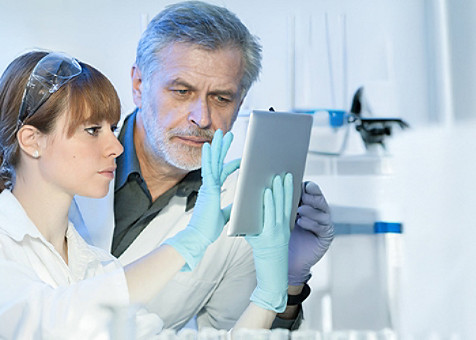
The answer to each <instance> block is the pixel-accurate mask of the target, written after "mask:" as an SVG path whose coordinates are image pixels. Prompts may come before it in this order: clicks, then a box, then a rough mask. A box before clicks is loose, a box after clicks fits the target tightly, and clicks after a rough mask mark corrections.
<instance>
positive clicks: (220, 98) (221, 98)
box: [216, 96, 231, 103]
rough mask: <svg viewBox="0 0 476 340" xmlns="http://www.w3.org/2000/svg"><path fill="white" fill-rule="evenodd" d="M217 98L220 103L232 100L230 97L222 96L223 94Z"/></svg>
mask: <svg viewBox="0 0 476 340" xmlns="http://www.w3.org/2000/svg"><path fill="white" fill-rule="evenodd" d="M216 99H217V101H219V102H220V103H229V102H231V99H230V98H226V97H222V96H217V97H216Z"/></svg>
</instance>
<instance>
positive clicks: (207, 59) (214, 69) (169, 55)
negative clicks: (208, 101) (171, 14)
mask: <svg viewBox="0 0 476 340" xmlns="http://www.w3.org/2000/svg"><path fill="white" fill-rule="evenodd" d="M157 62H158V65H157V70H158V71H159V72H158V73H167V74H168V77H169V80H170V79H172V78H183V79H187V78H188V77H192V76H196V77H204V78H207V77H209V78H213V79H217V81H218V82H219V80H220V79H222V80H223V82H224V83H228V84H231V83H239V81H240V80H241V78H242V77H243V73H244V63H243V57H242V54H241V51H240V50H239V49H237V48H232V47H226V48H222V49H218V50H208V49H205V48H203V47H201V46H199V45H191V44H181V43H175V44H170V45H168V46H167V47H165V48H164V49H162V50H161V51H160V52H159V55H158V58H157Z"/></svg>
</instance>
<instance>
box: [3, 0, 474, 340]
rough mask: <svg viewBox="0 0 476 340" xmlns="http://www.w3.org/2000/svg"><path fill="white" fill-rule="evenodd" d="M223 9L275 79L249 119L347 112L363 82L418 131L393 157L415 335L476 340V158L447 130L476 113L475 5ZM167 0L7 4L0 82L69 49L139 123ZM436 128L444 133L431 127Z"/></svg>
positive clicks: (263, 85)
mask: <svg viewBox="0 0 476 340" xmlns="http://www.w3.org/2000/svg"><path fill="white" fill-rule="evenodd" d="M213 2H214V3H217V4H221V5H225V6H227V7H228V8H229V9H231V10H232V11H233V12H235V13H236V14H237V15H238V16H239V17H240V18H241V19H242V20H243V22H244V23H245V24H246V25H247V26H248V27H249V29H250V31H251V32H253V33H254V34H256V35H258V36H259V37H260V38H261V42H262V44H263V48H264V60H263V73H262V75H261V78H260V81H259V82H258V83H257V84H256V85H255V86H254V87H253V89H252V91H251V92H250V94H249V97H248V99H247V101H246V102H245V104H244V110H249V109H251V108H260V109H267V108H268V107H269V106H274V107H275V108H277V109H281V110H287V109H289V108H291V107H292V106H293V105H292V102H293V101H294V103H295V105H294V106H295V107H298V108H322V107H330V106H334V107H336V108H346V109H348V108H349V106H350V101H351V97H352V94H353V92H354V91H355V90H356V89H357V88H358V87H359V86H361V85H364V86H365V88H366V91H367V96H368V100H369V102H370V104H371V106H372V108H373V111H374V112H375V114H376V115H383V116H398V117H402V118H404V119H405V120H406V121H408V122H409V123H410V124H411V125H412V126H413V131H412V133H411V134H409V137H408V138H405V137H404V136H403V135H402V140H401V143H397V144H399V145H397V146H396V149H395V150H398V152H399V155H398V157H397V158H399V159H400V163H399V164H400V167H401V168H400V169H401V171H400V173H401V175H402V176H403V177H400V180H401V182H400V183H402V186H403V192H404V194H403V195H402V197H401V200H402V202H401V203H402V206H403V207H405V208H406V216H404V217H403V219H404V220H406V221H405V228H406V229H405V231H406V234H405V238H406V244H407V246H406V253H405V260H406V267H405V268H406V277H407V279H406V281H405V288H406V295H405V298H404V304H403V305H404V311H405V312H406V314H405V317H404V322H405V326H404V329H405V331H406V332H409V333H414V332H416V331H421V332H423V333H425V334H426V332H429V331H431V330H432V329H433V330H436V331H439V332H441V333H442V334H443V333H445V332H446V333H447V332H450V331H453V330H462V332H463V333H462V334H464V335H467V336H468V337H466V338H468V339H471V338H474V336H476V330H475V329H474V327H471V326H470V325H471V323H474V322H473V319H474V314H475V312H476V311H475V310H474V307H471V306H475V305H476V303H475V301H474V297H475V295H474V287H475V285H474V269H472V268H474V263H473V262H472V259H473V258H474V257H475V255H476V254H475V253H474V250H473V251H472V250H471V249H474V241H473V240H474V239H475V237H476V229H475V228H474V226H475V224H474V222H473V220H472V219H471V217H472V216H471V212H472V211H473V210H474V209H473V208H472V207H473V206H474V205H475V203H476V199H475V198H474V197H473V196H474V195H472V192H474V190H472V191H471V190H470V189H471V188H474V183H475V181H474V171H476V167H475V165H474V162H471V161H469V162H468V159H469V160H472V159H473V157H475V154H474V148H471V146H472V145H474V143H475V142H474V140H473V138H472V136H474V133H473V129H472V126H473V125H469V127H467V126H466V127H463V128H464V129H463V132H461V131H462V130H461V129H462V127H456V128H450V127H447V126H451V125H452V124H451V123H452V122H453V121H456V122H461V123H465V122H466V121H468V120H471V119H472V118H473V116H474V114H475V111H474V107H476V105H475V104H476V103H475V100H476V96H475V95H474V93H476V67H475V62H476V55H475V54H476V41H475V39H474V34H471V33H468V32H475V31H476V24H475V22H476V20H474V14H475V13H476V11H475V10H476V8H475V7H476V4H475V3H476V2H475V1H474V0H460V1H448V4H446V2H445V0H401V1H392V0H361V1H355V0H340V1H332V0H295V1H285V0H262V1H252V0H240V1H238V0H223V1H213ZM167 3H169V2H168V1H153V0H144V1H132V0H117V1H113V0H83V1H81V2H78V1H67V0H44V1H35V0H24V1H9V0H0V47H1V53H0V71H1V72H3V70H4V69H5V67H6V66H7V65H8V63H9V62H10V61H11V60H12V59H13V58H15V57H16V56H18V55H20V54H21V53H23V52H26V51H29V50H31V49H33V48H42V49H50V50H63V51H66V52H68V53H69V54H71V55H74V56H76V57H77V58H78V59H80V60H82V61H85V62H88V63H91V64H92V65H94V66H96V67H97V68H98V69H100V70H101V71H103V72H104V73H105V74H106V75H107V76H108V77H109V78H110V79H111V81H112V82H113V83H114V85H115V86H116V88H117V90H118V93H119V95H120V97H121V100H122V105H123V111H124V113H128V112H130V111H131V110H132V109H133V103H132V99H131V94H130V82H129V72H130V67H131V65H132V63H133V62H134V57H135V48H136V43H137V41H138V39H139V37H140V34H141V31H142V28H143V27H144V25H145V23H146V22H147V20H148V19H150V18H151V17H153V16H154V15H155V14H156V13H158V12H159V11H160V10H161V9H162V8H163V7H164V5H166V4H167ZM446 5H447V7H445V6H446ZM326 17H327V30H328V32H329V35H330V38H331V39H330V44H328V45H327V44H326ZM292 18H294V20H295V31H296V35H295V36H294V38H293V37H292V35H291V34H290V31H291V30H292V27H293V26H292V24H291V23H292V20H293V19H292ZM344 20H345V27H346V34H343V29H342V28H343V27H344V24H343V22H344ZM445 20H448V23H449V24H448V25H446V24H445V22H446V21H445ZM344 37H345V38H344ZM344 40H346V41H347V44H346V46H347V48H346V52H347V53H346V57H344V53H343V48H342V46H343V41H344ZM293 41H294V45H295V57H296V65H297V66H296V68H295V72H294V73H293V71H292V70H293V67H292V65H291V62H290V60H291V57H292V53H291V51H292V50H291V49H290V46H291V45H292V44H293ZM329 53H330V55H331V57H332V58H331V59H330V62H329V58H328V56H329ZM345 58H346V59H347V61H348V62H347V63H343V60H345ZM330 64H332V66H333V68H332V73H333V74H334V78H333V83H334V93H335V98H336V99H335V101H334V103H333V101H332V95H331V93H332V91H331V87H330V84H331V83H332V82H331V79H330V72H329V65H330ZM345 68H346V69H347V72H343V70H344V69H345ZM292 76H294V77H295V80H296V87H295V89H294V91H293V89H292V87H291V86H290V79H291V77H292ZM345 79H347V80H345ZM345 84H346V85H345ZM293 98H294V99H293ZM434 125H440V126H443V127H442V128H440V127H436V128H434V129H435V130H431V129H432V128H431V126H434ZM457 125H459V124H457ZM428 129H430V131H428ZM440 129H443V130H440ZM442 131H443V132H442ZM462 136H463V137H462ZM462 138H463V139H462ZM462 142H463V144H462V145H461V144H459V143H462ZM462 146H467V147H468V148H467V149H464V148H462ZM330 190H332V189H330ZM329 196H332V193H329ZM471 336H472V337H471Z"/></svg>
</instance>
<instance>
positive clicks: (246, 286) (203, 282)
mask: <svg viewBox="0 0 476 340" xmlns="http://www.w3.org/2000/svg"><path fill="white" fill-rule="evenodd" d="M236 179H237V174H236V173H235V174H233V175H231V176H230V177H229V178H228V180H227V181H226V182H225V183H224V185H223V187H222V207H224V206H227V205H228V204H230V203H231V202H232V200H233V196H234V187H235V183H236ZM113 195H114V194H113V186H112V185H111V190H110V192H109V194H108V195H107V196H106V197H105V198H103V199H99V200H98V199H89V198H84V197H76V198H75V202H74V203H75V204H73V206H72V209H71V211H70V218H71V219H73V220H75V221H77V223H78V224H77V223H76V222H75V225H77V226H78V230H79V231H80V233H81V234H82V235H85V238H86V239H88V240H90V242H92V244H94V245H97V246H100V247H103V248H104V249H107V250H110V247H111V243H112V234H113V227H114V212H113V199H114V196H113ZM185 206H186V198H185V197H174V198H172V200H171V201H170V203H169V204H168V205H167V206H166V207H165V208H164V209H163V210H162V211H161V212H160V213H159V214H158V215H157V216H156V217H155V218H154V219H153V220H152V221H151V223H150V224H149V225H148V226H147V227H146V228H145V229H144V230H143V231H142V233H141V234H140V235H139V236H138V237H137V238H136V239H135V240H134V242H133V243H132V244H131V245H130V247H129V248H128V249H127V250H126V251H125V252H124V253H123V254H122V255H121V256H120V258H119V260H120V261H121V263H122V264H124V265H125V264H128V263H130V262H132V261H133V260H135V259H137V258H139V257H141V256H143V255H145V254H147V253H149V252H150V251H152V250H153V249H155V248H156V247H157V246H158V245H160V244H161V243H162V242H163V241H164V240H165V239H167V238H169V237H171V236H173V235H175V234H176V233H177V232H178V231H180V230H182V229H184V228H185V227H186V226H187V224H188V222H189V220H190V217H191V215H192V211H188V212H185ZM157 270H160V268H157ZM255 287H256V275H255V268H254V262H253V256H252V250H251V248H250V246H249V245H248V243H247V242H246V241H245V240H244V239H243V238H240V237H238V238H235V237H228V236H227V235H226V227H225V229H224V231H223V233H222V234H221V235H220V237H219V238H218V240H217V241H215V242H214V243H213V244H212V245H210V246H209V247H208V249H207V251H206V253H205V256H204V257H203V259H202V260H201V262H200V263H199V265H198V266H197V267H196V268H195V269H194V270H193V272H180V273H178V274H177V275H176V276H175V277H174V278H173V279H172V281H171V282H169V283H168V284H167V286H166V287H165V288H164V289H163V290H162V291H161V293H160V294H159V295H157V296H156V297H155V298H154V299H153V300H152V301H151V302H150V303H149V305H148V306H147V307H148V309H149V310H150V311H152V312H154V313H157V314H158V315H159V316H160V317H161V319H162V320H163V321H164V325H165V327H166V328H176V329H178V328H181V327H182V326H184V325H185V324H186V323H187V321H188V320H190V319H191V318H193V316H195V315H197V322H198V326H199V327H207V326H208V327H214V328H217V329H230V328H231V327H233V325H234V323H235V322H236V320H237V319H238V318H239V316H240V315H241V313H242V312H243V311H244V309H245V308H246V307H247V306H248V304H249V298H250V295H251V293H252V292H253V290H254V288H255Z"/></svg>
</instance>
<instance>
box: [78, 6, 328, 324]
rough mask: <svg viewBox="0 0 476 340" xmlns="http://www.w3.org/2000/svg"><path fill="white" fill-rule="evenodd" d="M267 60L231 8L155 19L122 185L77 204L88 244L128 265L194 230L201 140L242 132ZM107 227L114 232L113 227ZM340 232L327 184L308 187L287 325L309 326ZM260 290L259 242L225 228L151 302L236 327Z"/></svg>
mask: <svg viewBox="0 0 476 340" xmlns="http://www.w3.org/2000/svg"><path fill="white" fill-rule="evenodd" d="M261 58H262V57H261V46H260V44H259V42H258V40H257V38H256V37H254V36H253V35H251V34H250V32H249V31H248V29H247V28H246V27H245V26H244V25H243V23H242V22H241V21H240V20H239V19H238V18H237V17H236V15H234V14H233V13H231V12H230V11H229V10H227V9H226V8H223V7H219V6H215V5H211V4H207V3H204V2H199V1H190V2H180V3H177V4H174V5H171V6H168V7H167V8H165V9H164V10H163V11H162V12H160V13H159V14H158V15H157V16H156V17H155V18H153V20H152V21H151V22H150V23H149V25H148V27H147V29H146V30H145V32H144V33H143V35H142V38H141V39H140V41H139V45H138V48H137V58H136V63H135V64H134V65H133V67H132V72H131V77H132V91H133V99H134V103H135V104H136V106H137V109H136V110H135V111H134V112H133V113H132V114H130V115H129V116H127V117H126V118H125V121H124V124H123V127H122V129H121V132H120V135H119V140H120V141H121V143H122V144H123V146H124V149H125V151H124V153H123V154H122V155H121V156H120V157H119V158H118V159H117V171H116V180H115V185H114V187H113V188H111V192H110V194H109V195H108V196H107V197H106V198H105V199H104V200H102V201H100V202H98V201H96V202H91V201H88V200H86V199H84V198H81V197H78V198H76V204H75V205H74V206H73V209H72V211H71V217H72V218H73V219H76V220H82V222H83V224H82V225H83V228H80V229H81V232H82V234H83V236H84V237H85V238H86V239H89V240H90V242H92V243H93V244H96V245H99V246H102V247H104V248H107V249H109V250H111V251H112V253H113V254H114V255H115V256H117V257H119V259H120V260H121V262H122V263H123V264H127V263H130V262H132V261H133V260H135V259H137V258H139V257H140V256H142V255H144V254H146V253H147V252H149V251H150V250H152V249H154V248H155V247H157V246H158V245H160V244H161V243H162V242H163V241H164V240H165V239H166V238H167V237H170V236H171V235H174V234H175V233H177V232H178V231H180V230H181V229H183V228H184V227H185V226H186V225H187V222H188V220H189V219H190V216H191V211H192V210H193V207H194V203H195V200H196V197H197V192H198V188H199V187H200V184H201V177H200V162H201V147H202V145H203V144H204V143H206V142H210V141H211V139H212V137H213V134H214V132H215V131H216V130H218V129H221V130H222V131H224V132H226V131H229V130H230V129H231V128H232V126H233V123H234V121H235V120H236V117H237V115H238V111H239V109H240V106H241V104H242V103H243V100H244V98H245V96H246V94H247V92H248V90H249V89H250V87H251V85H252V84H253V83H254V82H255V81H256V80H257V78H258V75H259V72H260V69H261ZM235 183H236V176H231V178H229V179H228V180H227V182H225V184H224V186H223V191H222V202H223V203H224V204H225V205H226V204H229V203H231V202H232V200H233V192H234V186H235ZM76 224H78V222H76ZM104 225H108V226H109V228H106V231H102V232H101V231H100V230H101V227H104ZM225 229H226V227H225ZM333 235H334V231H333V227H332V224H331V220H330V215H329V208H328V205H327V203H326V201H325V199H324V197H323V195H322V193H321V191H320V189H319V187H318V186H317V185H316V184H314V183H312V182H308V183H304V184H303V191H302V198H301V204H300V207H299V208H298V216H297V219H296V223H295V228H294V229H293V231H292V232H291V239H290V244H289V269H288V273H289V274H288V283H289V288H288V294H289V295H288V306H287V308H286V311H285V312H284V313H282V314H278V317H277V318H276V320H275V323H274V326H275V327H285V328H289V329H295V328H297V327H298V326H299V323H300V321H301V319H302V311H301V302H302V301H303V300H304V299H305V298H306V297H307V295H308V294H309V287H308V286H307V285H306V282H307V280H309V278H310V276H311V274H310V269H311V267H312V266H313V265H314V264H315V263H317V261H319V259H320V258H321V257H322V256H323V255H324V253H325V252H326V250H327V249H328V247H329V245H330V243H331V241H332V238H333ZM157 270H160V268H157ZM146 284H147V282H144V285H146ZM255 287H256V276H255V267H254V262H253V254H252V251H251V248H250V247H249V246H248V245H247V243H246V242H245V241H244V239H242V238H232V237H227V235H226V230H225V231H224V232H223V233H222V234H221V235H220V237H219V238H218V240H217V241H216V242H215V243H213V244H212V245H211V246H210V247H209V248H208V249H207V251H206V253H205V256H204V257H203V259H202V261H201V262H200V264H199V265H198V266H197V267H196V268H195V270H194V271H193V272H181V273H179V274H177V275H176V277H175V278H174V279H173V280H172V281H171V282H170V283H169V284H168V285H167V286H166V287H165V289H163V290H162V293H161V294H160V295H158V296H156V297H155V298H154V299H153V300H152V301H150V303H149V305H148V308H149V309H150V310H151V311H153V312H156V313H157V314H158V315H159V316H160V317H161V318H162V319H163V320H164V322H165V326H166V327H169V328H176V329H178V328H181V327H183V326H184V325H185V324H186V323H187V322H189V320H191V319H192V318H194V317H195V316H196V319H197V322H198V326H199V327H205V326H209V327H214V328H220V329H229V328H230V327H232V326H233V324H234V323H235V322H236V320H237V319H238V317H239V316H240V314H241V313H242V312H243V310H244V309H245V308H246V306H247V305H248V303H249V299H250V295H251V293H252V292H253V289H254V288H255Z"/></svg>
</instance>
